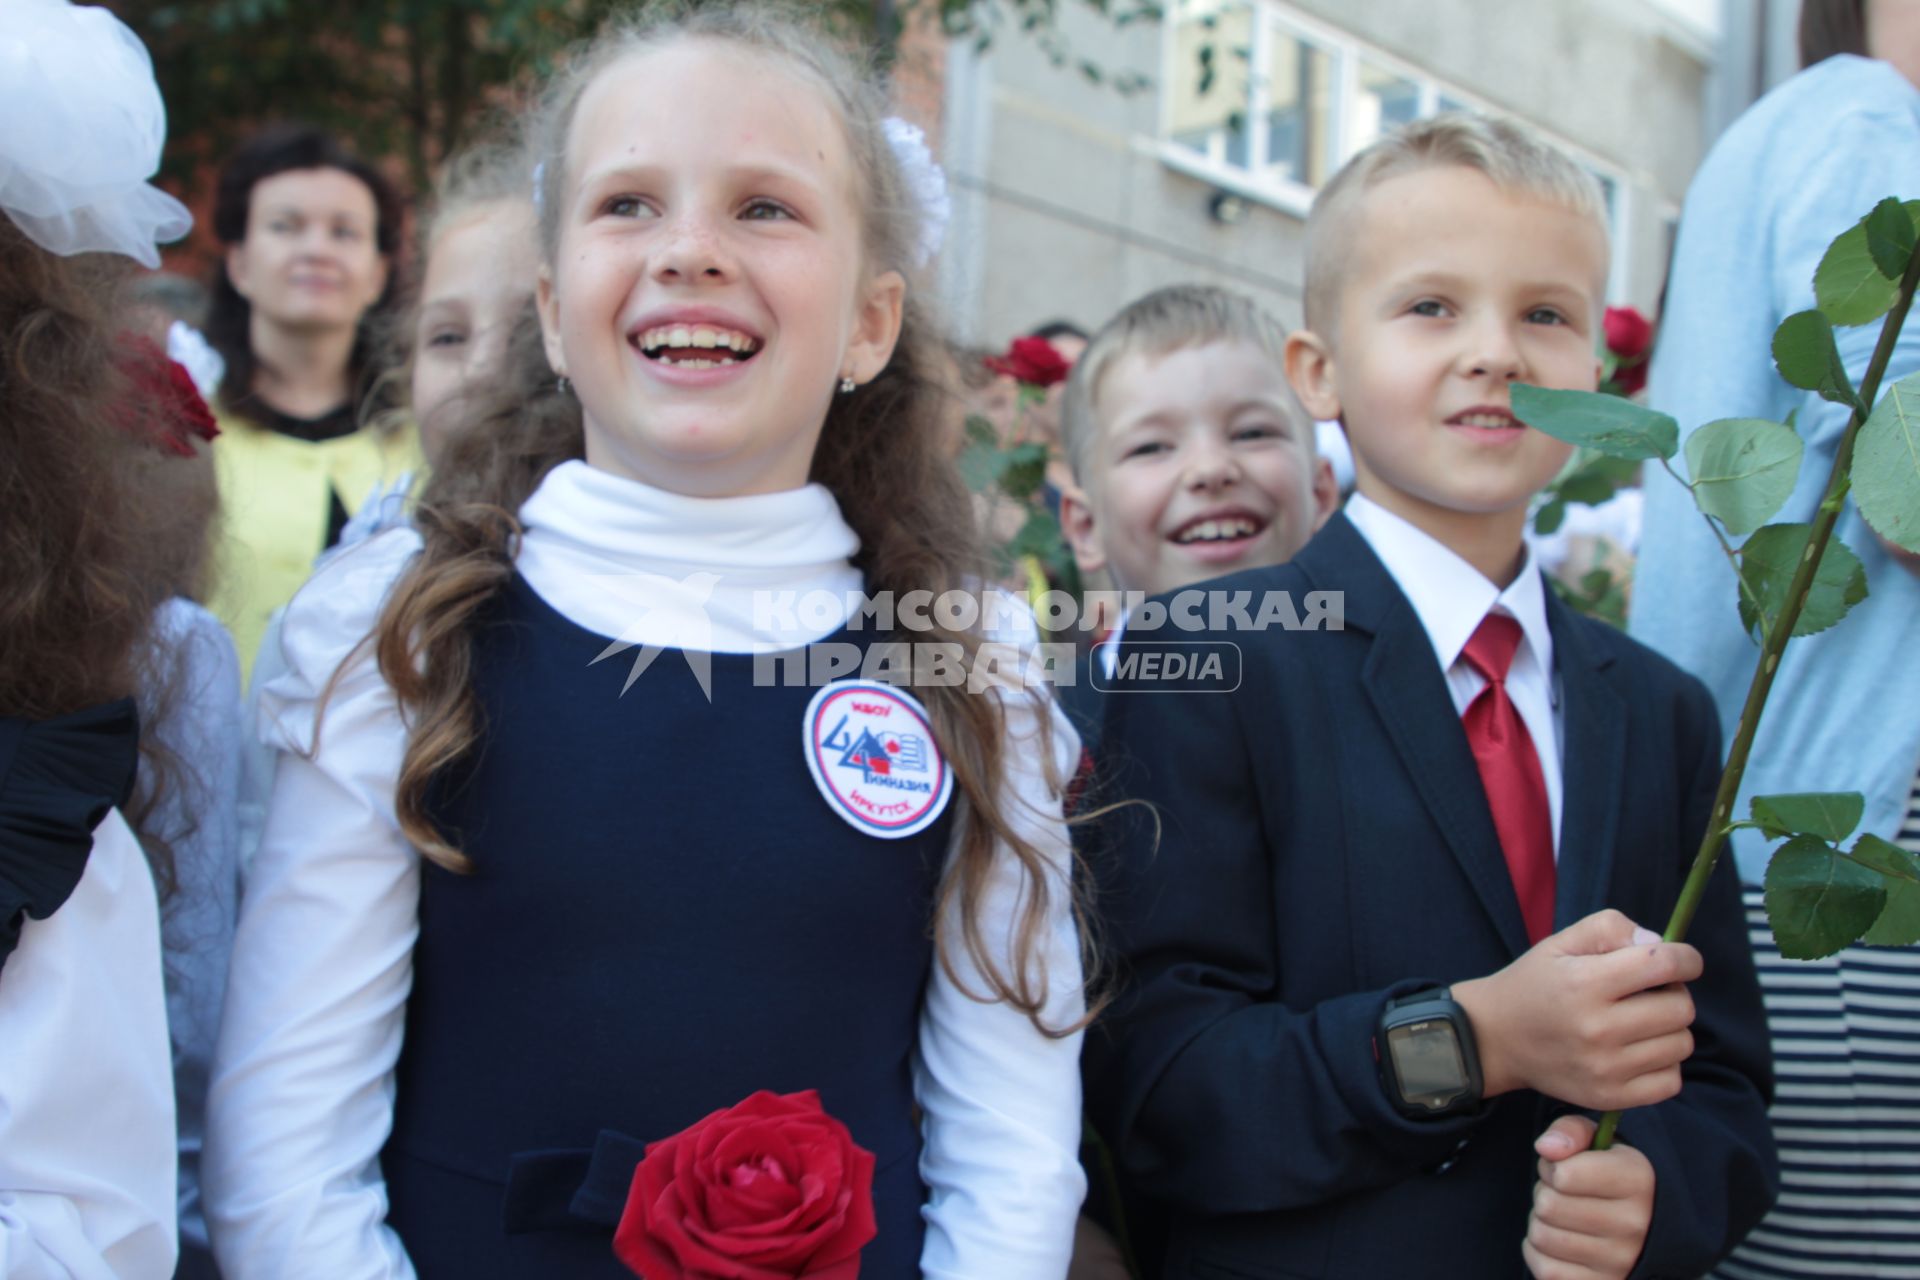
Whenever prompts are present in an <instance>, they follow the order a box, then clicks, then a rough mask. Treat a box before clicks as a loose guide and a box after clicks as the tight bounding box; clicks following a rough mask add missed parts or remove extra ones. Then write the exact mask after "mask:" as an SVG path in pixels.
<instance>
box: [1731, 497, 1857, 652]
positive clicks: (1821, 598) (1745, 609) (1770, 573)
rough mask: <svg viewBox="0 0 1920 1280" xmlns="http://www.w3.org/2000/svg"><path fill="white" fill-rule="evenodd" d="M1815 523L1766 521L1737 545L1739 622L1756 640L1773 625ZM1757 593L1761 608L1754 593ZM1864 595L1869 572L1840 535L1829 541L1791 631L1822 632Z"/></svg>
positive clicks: (1797, 633) (1802, 633) (1808, 633)
mask: <svg viewBox="0 0 1920 1280" xmlns="http://www.w3.org/2000/svg"><path fill="white" fill-rule="evenodd" d="M1812 533H1813V526H1812V525H1808V524H1770V525H1768V526H1767V527H1766V528H1764V529H1760V530H1758V531H1756V532H1755V533H1754V535H1753V536H1752V537H1751V538H1748V539H1747V541H1746V545H1745V546H1743V547H1741V548H1740V581H1741V582H1742V584H1744V586H1745V589H1744V590H1742V591H1741V592H1740V624H1741V625H1742V626H1744V627H1745V628H1746V629H1747V630H1748V631H1749V632H1750V633H1752V634H1753V636H1754V638H1755V639H1760V638H1761V637H1762V636H1763V635H1764V633H1765V628H1766V627H1770V626H1772V625H1773V620H1774V619H1775V618H1776V617H1778V616H1779V615H1780V609H1781V607H1782V606H1783V605H1785V604H1786V601H1787V587H1788V586H1789V585H1790V584H1791V583H1792V581H1793V574H1794V570H1796V569H1797V568H1799V567H1800V559H1801V557H1802V556H1803V555H1804V554H1805V553H1806V549H1807V539H1808V538H1809V537H1810V536H1812ZM1756 596H1757V597H1758V598H1759V605H1760V607H1759V611H1758V612H1756V611H1755V608H1754V597H1756ZM1866 598H1867V571H1866V569H1865V568H1863V567H1862V566H1861V564H1860V557H1859V556H1856V555H1855V554H1853V551H1852V550H1851V549H1850V548H1849V547H1848V546H1847V544H1846V543H1844V542H1842V541H1840V539H1839V538H1837V537H1835V538H1829V539H1828V540H1827V551H1826V554H1825V555H1823V556H1821V557H1820V567H1819V569H1818V570H1817V571H1815V573H1814V575H1813V584H1812V586H1811V587H1810V588H1809V589H1808V591H1807V603H1806V607H1805V608H1803V609H1801V611H1800V616H1799V618H1798V619H1796V620H1795V621H1794V624H1793V634H1794V635H1796V636H1810V635H1813V634H1814V633H1815V632H1817V631H1825V630H1826V629H1827V628H1828V627H1830V626H1832V625H1833V624H1834V623H1836V622H1838V621H1840V619H1842V618H1844V617H1846V616H1847V610H1849V609H1851V608H1852V607H1853V606H1854V605H1856V604H1859V603H1860V602H1861V601H1862V600H1865V599H1866Z"/></svg>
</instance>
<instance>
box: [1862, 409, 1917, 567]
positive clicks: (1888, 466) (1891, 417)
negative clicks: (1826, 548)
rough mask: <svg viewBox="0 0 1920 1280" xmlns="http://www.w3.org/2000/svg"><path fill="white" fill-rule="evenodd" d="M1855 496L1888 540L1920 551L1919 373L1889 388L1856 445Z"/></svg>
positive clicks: (1865, 512) (1879, 531)
mask: <svg viewBox="0 0 1920 1280" xmlns="http://www.w3.org/2000/svg"><path fill="white" fill-rule="evenodd" d="M1852 474H1853V498H1854V501H1855V502H1858V503H1859V504H1860V514H1861V515H1863V516H1865V517H1866V518H1867V523H1868V524H1870V525H1872V526H1873V528H1874V531H1875V532H1876V533H1878V534H1879V535H1880V536H1881V537H1883V538H1885V539H1886V540H1887V541H1889V542H1891V543H1894V544H1895V545H1897V546H1901V547H1905V548H1906V549H1907V550H1909V551H1920V373H1915V374H1910V375H1908V376H1907V377H1905V378H1902V379H1901V380H1900V381H1898V382H1896V383H1894V384H1893V385H1892V386H1891V387H1888V388H1887V393H1886V394H1885V395H1883V396H1881V397H1880V403H1879V404H1877V405H1875V406H1874V407H1873V413H1872V414H1871V415H1870V416H1869V417H1868V418H1867V420H1866V421H1865V422H1864V423H1862V424H1861V426H1860V435H1859V437H1858V438H1857V439H1855V441H1854V445H1853V472H1852Z"/></svg>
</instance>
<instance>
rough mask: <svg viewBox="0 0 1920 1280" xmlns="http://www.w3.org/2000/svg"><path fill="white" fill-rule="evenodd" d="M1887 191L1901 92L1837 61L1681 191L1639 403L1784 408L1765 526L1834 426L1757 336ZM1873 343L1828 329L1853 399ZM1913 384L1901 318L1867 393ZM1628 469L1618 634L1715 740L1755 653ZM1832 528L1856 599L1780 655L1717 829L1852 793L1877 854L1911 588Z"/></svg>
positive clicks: (1695, 413) (1772, 97) (1908, 685)
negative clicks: (1857, 562)
mask: <svg viewBox="0 0 1920 1280" xmlns="http://www.w3.org/2000/svg"><path fill="white" fill-rule="evenodd" d="M1890 195H1896V196H1900V197H1901V198H1903V199H1913V198H1915V197H1917V196H1920V91H1916V90H1915V88H1914V86H1913V85H1911V84H1910V83H1908V81H1907V80H1906V79H1905V78H1904V77H1903V76H1901V74H1900V73H1899V72H1898V71H1896V70H1894V68H1893V67H1891V66H1890V65H1888V64H1887V63H1884V62H1878V61H1873V60H1870V59H1867V58H1857V57H1852V56H1841V57H1835V58H1830V59H1828V60H1827V61H1825V62H1822V63H1819V64H1818V65H1816V66H1813V67H1810V68H1808V69H1807V70H1805V71H1802V72H1801V73H1800V74H1799V75H1796V76H1794V77H1793V78H1792V79H1791V80H1789V81H1787V82H1786V83H1785V84H1783V85H1781V86H1780V87H1779V88H1777V89H1775V90H1774V91H1773V92H1771V93H1769V94H1768V95H1767V96H1766V97H1764V98H1762V99H1761V100H1760V101H1759V102H1757V103H1755V104H1754V105H1753V107H1752V108H1750V109H1749V110H1748V111H1747V113H1746V114H1745V115H1743V116H1741V117H1740V119H1739V120H1738V121H1736V122H1735V123H1734V125H1733V127H1732V128H1731V129H1729V130H1728V131H1727V132H1726V134H1725V135H1724V136H1722V137H1721V139H1720V141H1719V142H1718V143H1716V144H1715V145H1714V148H1713V150H1712V152H1711V153H1710V154H1709V155H1708V156H1707V159H1706V162H1705V163H1704V164H1703V165H1702V166H1701V168H1700V172H1699V173H1698V175H1696V177H1695V178H1694V182H1693V186H1692V189H1691V190H1690V191H1689V192H1688V193H1687V203H1686V210H1685V212H1684V214H1683V215H1682V217H1681V220H1680V235H1679V241H1678V243H1677V245H1676V246H1675V249H1674V259H1673V275H1672V278H1671V280H1670V282H1669V285H1668V293H1667V303H1666V312H1665V315H1664V316H1663V317H1662V320H1661V326H1660V342H1659V346H1658V347H1657V348H1656V350H1655V355H1654V362H1653V371H1652V380H1651V384H1650V387H1649V391H1648V400H1649V402H1650V403H1651V404H1652V406H1653V407H1654V408H1656V409H1659V410H1662V411H1664V412H1666V413H1670V414H1672V415H1673V416H1674V417H1675V418H1677V419H1678V420H1679V422H1680V429H1681V432H1682V433H1683V434H1685V433H1688V432H1691V431H1692V430H1693V429H1694V428H1696V427H1698V426H1700V425H1701V424H1702V423H1705V422H1710V421H1712V420H1714V419H1716V418H1732V417H1754V418H1772V419H1775V420H1776V421H1784V420H1785V419H1786V416H1787V414H1788V413H1789V412H1790V411H1794V410H1798V412H1799V417H1798V418H1797V419H1796V426H1797V429H1798V430H1799V433H1800V435H1801V437H1802V438H1803V439H1804V440H1805V441H1806V444H1807V451H1806V458H1805V461H1804V462H1803V463H1802V464H1801V473H1800V483H1799V486H1798V487H1797V488H1796V489H1795V490H1794V494H1793V497H1792V498H1791V499H1790V500H1789V501H1788V503H1787V505H1786V507H1785V509H1784V510H1782V511H1781V513H1780V514H1779V515H1777V516H1775V517H1774V519H1775V521H1777V522H1782V523H1785V522H1794V521H1811V520H1812V519H1813V517H1814V513H1815V509H1816V508H1817V507H1818V506H1819V502H1820V495H1821V493H1822V492H1823V491H1824V490H1825V487H1826V483H1827V473H1828V471H1829V470H1830V469H1831V468H1832V465H1833V457H1834V452H1835V450H1836V449H1837V448H1838V446H1839V442H1840V437H1841V435H1842V434H1843V433H1844V432H1845V430H1846V425H1847V413H1846V411H1845V410H1844V409H1842V408H1841V407H1840V406H1839V405H1835V404H1830V403H1828V402H1826V401H1824V400H1822V399H1820V398H1819V397H1818V396H1817V395H1814V394H1813V393H1811V392H1803V391H1800V390H1797V389H1795V388H1793V387H1790V386H1788V385H1787V384H1786V383H1785V382H1784V381H1782V380H1781V378H1780V377H1779V375H1778V373H1776V372H1775V370H1774V368H1773V361H1772V356H1771V354H1770V352H1771V344H1772V340H1773V331H1774V328H1775V326H1777V325H1778V324H1779V323H1780V321H1781V320H1783V319H1784V318H1786V317H1787V316H1789V315H1791V314H1793V313H1794V312H1796V311H1804V310H1807V309H1808V308H1811V307H1812V306H1813V305H1814V297H1813V272H1814V268H1815V267H1816V266H1817V265H1818V264H1819V261H1820V258H1821V256H1822V255H1823V254H1824V253H1825V252H1826V249H1827V245H1828V244H1829V243H1830V242H1831V241H1832V240H1833V238H1834V237H1835V236H1837V235H1839V234H1840V233H1841V232H1842V231H1845V230H1846V229H1847V228H1848V227H1850V226H1852V225H1853V224H1854V223H1855V222H1857V221H1859V219H1860V218H1861V217H1862V216H1863V215H1864V214H1865V213H1866V212H1867V211H1868V210H1869V209H1871V208H1872V207H1873V206H1874V205H1875V204H1876V203H1878V202H1879V201H1880V200H1881V199H1882V198H1883V197H1886V196H1890ZM1879 334H1880V325H1879V322H1878V321H1876V322H1874V323H1873V324H1870V325H1865V326H1862V327H1859V328H1853V329H1842V330H1839V331H1838V337H1839V343H1840V354H1841V356H1842V358H1843V359H1844V360H1845V361H1846V366H1847V371H1848V373H1849V374H1851V375H1852V377H1853V379H1854V381H1855V383H1856V384H1857V383H1858V381H1859V379H1860V378H1861V376H1862V374H1863V373H1864V372H1865V370H1866V366H1867V361H1868V359H1869V358H1870V356H1871V355H1872V352H1873V347H1874V344H1875V343H1876V342H1877V341H1878V339H1879ZM1917 368H1920V323H1916V322H1915V321H1913V320H1910V321H1908V323H1907V325H1906V328H1905V330H1904V332H1903V335H1902V337H1901V340H1900V344H1899V347H1898V348H1897V350H1896V351H1895V353H1894V359H1893V363H1892V366H1891V367H1890V368H1889V369H1888V373H1887V378H1886V382H1885V383H1883V384H1882V386H1883V387H1884V386H1886V385H1888V384H1891V383H1892V382H1893V381H1894V380H1895V379H1897V378H1899V377H1901V376H1903V375H1904V374H1907V373H1911V372H1913V371H1914V370H1915V369H1917ZM1676 466H1680V468H1681V469H1682V470H1684V466H1682V465H1681V464H1680V463H1679V462H1678V461H1676ZM1646 472H1647V479H1646V524H1645V529H1644V532H1643V535H1642V538H1641V551H1640V564H1639V570H1638V572H1637V574H1636V578H1635V583H1634V594H1633V610H1632V631H1633V634H1634V635H1635V636H1636V637H1637V638H1638V639H1640V640H1643V641H1645V642H1646V643H1647V644H1649V645H1651V646H1653V647H1654V648H1655V649H1658V650H1659V651H1660V652H1662V653H1664V654H1666V655H1667V656H1668V657H1669V658H1671V659H1673V660H1674V661H1675V662H1677V663H1679V664H1680V665H1681V666H1683V667H1685V668H1686V669H1687V670H1689V671H1691V672H1693V673H1694V674H1695V675H1697V676H1699V677H1700V678H1701V679H1702V680H1704V681H1705V682H1706V684H1707V687H1708V688H1709V689H1711V690H1712V691H1713V696H1714V700H1715V702H1716V703H1717V704H1718V705H1719V708H1720V717H1721V723H1722V726H1723V728H1724V729H1725V732H1726V735H1727V741H1728V742H1729V743H1731V742H1732V740H1733V733H1734V727H1735V722H1736V720H1737V719H1738V718H1739V715H1740V709H1741V706H1742V704H1743V703H1744V702H1745V700H1746V693H1747V686H1748V684H1749V682H1750V681H1751V680H1752V678H1753V671H1754V667H1755V665H1756V663H1757V662H1758V658H1759V647H1758V646H1757V644H1755V642H1753V641H1752V640H1750V639H1748V638H1747V635H1746V633H1745V631H1743V630H1742V629H1741V626H1740V622H1739V616H1738V612H1737V607H1736V606H1737V593H1738V584H1737V582H1736V580H1735V577H1734V574H1733V570H1732V568H1731V566H1730V565H1729V564H1728V563H1727V559H1726V557H1725V555H1724V554H1723V553H1722V551H1721V550H1720V546H1719V544H1718V543H1717V542H1716V541H1715V540H1714V538H1713V536H1712V534H1711V533H1710V532H1709V530H1708V528H1707V526H1706V523H1705V521H1704V519H1703V518H1702V517H1701V516H1700V514H1699V513H1698V511H1697V510H1695V508H1694V505H1693V501H1692V498H1691V497H1690V496H1689V495H1688V494H1687V492H1686V491H1685V490H1684V489H1683V488H1681V487H1680V486H1679V485H1677V484H1675V483H1673V481H1672V480H1670V479H1669V478H1668V477H1667V475H1666V473H1665V472H1664V471H1662V470H1660V469H1659V468H1658V467H1657V466H1656V465H1654V464H1648V466H1647V469H1646ZM1835 532H1836V535H1837V536H1838V537H1839V538H1841V539H1842V540H1843V541H1845V542H1846V544H1847V546H1848V547H1850V548H1852V550H1853V551H1854V553H1855V554H1856V555H1858V556H1859V557H1860V559H1861V560H1862V561H1863V562H1864V563H1865V565H1866V570H1867V584H1868V590H1869V592H1870V595H1869V597H1868V599H1867V600H1866V602H1865V603H1863V604H1861V605H1859V606H1856V607H1855V608H1854V610H1853V611H1852V613H1850V614H1849V615H1848V616H1847V618H1846V619H1845V620H1844V621H1843V622H1841V624H1840V625H1839V626H1838V627H1835V628H1833V629H1831V630H1829V631H1826V632H1822V633H1821V634H1819V635H1814V636H1803V637H1800V638H1798V639H1795V640H1794V641H1793V642H1792V643H1791V644H1789V645H1788V646H1787V651H1786V655H1785V657H1784V658H1783V659H1782V661H1781V664H1780V674H1779V676H1778V678H1777V679H1776V681H1775V683H1774V687H1773V693H1772V697H1771V698H1770V699H1769V701H1768V703H1767V707H1766V712H1765V715H1764V716H1763V717H1762V720H1761V724H1760V732H1759V735H1758V736H1757V738H1756V739H1755V742H1754V751H1753V755H1752V759H1751V761H1750V763H1749V765H1748V768H1747V773H1746V777H1745V779H1744V780H1743V785H1742V787H1741V792H1740V800H1739V803H1738V805H1737V808H1736V812H1735V815H1734V816H1736V817H1744V816H1745V815H1746V809H1747V799H1748V798H1749V797H1751V796H1754V795H1767V794H1771V793H1777V792H1784V791H1860V792H1863V793H1865V795H1866V797H1867V811H1866V819H1865V822H1864V824H1863V829H1864V830H1867V831H1872V832H1875V833H1877V834H1879V835H1882V836H1885V837H1887V838H1889V839H1891V838H1892V837H1893V835H1894V833H1895V832H1896V831H1897V830H1898V828H1899V826H1900V822H1901V819H1902V817H1903V816H1904V815H1905V812H1906V802H1907V794H1908V791H1909V790H1910V788H1911V786H1912V784H1913V779H1914V769H1915V766H1916V764H1920V664H1916V662H1915V657H1916V652H1917V651H1916V647H1915V644H1914V640H1915V624H1916V622H1920V578H1916V577H1915V576H1914V575H1913V574H1911V573H1910V572H1908V571H1907V570H1906V569H1905V568H1903V567H1901V566H1900V565H1899V564H1898V563H1896V562H1895V561H1894V560H1893V559H1892V558H1891V557H1890V556H1888V555H1887V553H1886V552H1885V550H1884V549H1883V548H1882V547H1881V545H1880V542H1879V540H1878V539H1877V538H1876V537H1875V536H1874V534H1873V531H1872V530H1871V529H1870V528H1869V527H1868V526H1867V524H1866V523H1865V522H1864V521H1863V520H1862V519H1861V518H1860V514H1859V512H1858V511H1857V510H1856V509H1855V508H1854V507H1853V506H1852V505H1851V504H1849V505H1848V507H1847V509H1846V511H1845V512H1843V513H1842V515H1841V518H1840V522H1839V525H1838V526H1837V528H1836V530H1835ZM1770 852H1771V850H1770V847H1769V846H1768V845H1767V843H1766V842H1765V841H1763V840H1761V839H1760V838H1759V837H1758V836H1757V834H1756V833H1754V832H1750V831H1742V832H1739V833H1737V834H1736V836H1735V839H1734V853H1735V856H1736V858H1737V859H1738V861H1739V866H1740V875H1741V878H1742V879H1743V880H1745V881H1747V882H1748V883H1759V882H1760V880H1761V877H1762V876H1763V875H1764V873H1765V870H1766V863H1767V858H1768V857H1769V855H1770Z"/></svg>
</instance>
